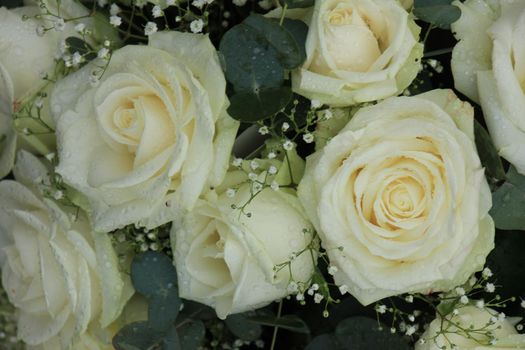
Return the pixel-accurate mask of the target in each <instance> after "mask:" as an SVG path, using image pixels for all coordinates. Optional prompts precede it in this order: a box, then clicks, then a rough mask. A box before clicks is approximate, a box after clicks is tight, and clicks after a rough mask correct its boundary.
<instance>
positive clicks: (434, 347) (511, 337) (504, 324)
mask: <svg viewBox="0 0 525 350" xmlns="http://www.w3.org/2000/svg"><path fill="white" fill-rule="evenodd" d="M494 316H495V317H496V321H495V322H494V323H493V324H492V325H490V326H487V324H489V322H491V318H492V317H494ZM450 322H453V323H455V324H458V325H461V327H463V328H464V329H467V330H468V329H469V327H470V326H472V329H476V330H479V329H485V330H486V332H488V331H491V332H492V333H493V335H494V337H495V338H496V342H495V344H494V345H493V346H491V345H489V344H488V343H489V341H490V338H489V337H487V336H486V332H484V333H483V334H480V333H482V332H480V331H476V332H474V331H473V332H470V333H469V334H470V335H471V337H472V338H470V339H469V338H467V337H466V336H465V335H462V334H458V333H457V332H459V333H464V332H463V331H461V330H459V329H458V328H457V327H456V326H455V325H453V324H451V323H449V322H447V321H444V323H442V320H441V318H440V317H438V318H436V319H435V320H434V321H432V322H431V323H430V326H429V327H428V329H427V330H426V331H425V333H424V334H423V335H422V336H421V339H423V340H424V341H425V342H424V343H423V344H420V343H416V347H415V350H440V349H444V347H446V348H447V349H448V348H450V345H451V344H455V345H457V346H458V349H460V350H469V349H472V350H490V349H493V350H496V349H499V350H503V349H517V350H525V335H523V334H518V332H517V331H516V329H514V325H513V323H512V321H511V320H509V319H506V318H505V319H503V320H500V319H498V312H497V311H495V310H492V309H489V308H486V309H479V308H477V307H474V306H467V307H463V308H461V309H459V314H458V315H457V316H453V317H452V318H451V319H450ZM441 327H443V328H444V329H446V333H445V334H443V333H441ZM440 333H441V334H440ZM483 344H486V345H483Z"/></svg>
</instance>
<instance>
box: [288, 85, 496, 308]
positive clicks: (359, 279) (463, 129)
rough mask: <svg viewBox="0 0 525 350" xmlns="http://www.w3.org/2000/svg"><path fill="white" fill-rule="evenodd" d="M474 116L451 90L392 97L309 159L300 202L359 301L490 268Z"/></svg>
mask: <svg viewBox="0 0 525 350" xmlns="http://www.w3.org/2000/svg"><path fill="white" fill-rule="evenodd" d="M473 114H474V113H473V109H472V107H471V106H470V105H469V104H467V103H462V102H461V101H460V100H459V99H458V98H457V97H456V96H455V95H454V94H453V93H452V92H451V91H450V90H434V91H431V92H428V93H425V94H422V95H418V96H414V97H394V98H390V99H388V100H386V101H384V102H381V103H379V104H377V105H374V106H371V107H365V108H362V109H361V110H359V111H358V112H357V113H356V114H355V115H354V117H353V118H352V119H351V120H350V122H349V123H348V124H347V125H346V127H345V128H344V129H343V130H342V131H340V132H339V134H338V135H337V136H335V137H334V138H333V139H331V140H330V141H329V142H328V144H327V145H326V146H325V147H324V148H323V149H321V150H320V151H318V152H316V153H314V154H313V155H311V156H309V157H308V158H307V161H306V170H305V175H304V178H303V180H302V181H301V183H300V185H299V191H298V192H299V199H300V200H301V203H302V204H303V206H304V207H305V209H306V212H307V213H308V215H309V217H310V219H311V220H312V221H313V223H314V226H315V227H316V228H317V230H318V232H319V235H320V237H321V240H322V243H323V246H324V247H325V248H326V250H327V252H328V256H329V258H330V261H331V264H333V265H335V266H337V267H338V268H339V271H338V272H337V273H336V274H335V281H336V283H337V284H339V285H342V284H345V285H347V286H348V288H349V290H350V292H351V293H352V295H354V296H355V297H356V298H357V299H358V300H359V301H360V302H361V303H363V304H365V305H366V304H370V303H372V302H374V301H376V300H379V299H382V298H385V297H388V296H391V295H397V294H402V293H407V292H425V293H428V292H431V291H439V290H448V289H450V288H452V287H454V286H456V285H459V284H461V283H462V282H464V281H465V280H467V279H468V278H469V276H470V275H471V274H472V273H473V272H474V271H476V270H478V269H481V268H482V267H483V263H484V261H485V258H486V256H487V254H488V253H489V251H490V250H491V249H492V248H493V246H494V224H493V221H492V219H491V217H490V216H489V215H488V214H487V213H488V210H489V208H490V206H491V195H490V190H489V187H488V185H487V182H486V180H485V177H484V174H483V168H482V167H481V164H480V160H479V158H478V154H477V152H476V146H475V144H474V131H473V128H474V126H473ZM338 247H341V248H342V250H340V249H335V248H338Z"/></svg>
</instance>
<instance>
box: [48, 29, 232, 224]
mask: <svg viewBox="0 0 525 350" xmlns="http://www.w3.org/2000/svg"><path fill="white" fill-rule="evenodd" d="M92 69H93V67H92V66H91V65H87V66H86V67H84V68H83V69H81V70H80V71H78V72H77V73H74V74H72V75H70V76H68V77H67V78H65V79H63V80H62V81H60V82H59V83H58V84H57V85H56V88H55V90H54V92H53V95H52V97H51V107H52V110H53V113H54V115H55V116H56V118H57V121H56V123H57V131H56V134H57V143H58V149H59V158H60V163H59V165H58V168H57V172H58V173H60V174H61V175H62V176H63V178H64V180H65V181H66V182H67V183H68V184H69V185H71V186H72V187H74V188H75V189H77V190H78V191H79V192H81V193H82V194H84V195H85V196H86V197H87V199H88V200H89V204H90V207H89V210H90V211H91V216H92V221H93V223H94V226H95V229H97V230H99V231H110V230H113V229H115V228H118V227H121V226H124V225H127V224H131V223H139V224H140V225H144V226H148V227H154V226H158V225H160V224H162V223H164V222H168V221H170V220H171V219H172V211H175V210H176V208H182V209H190V208H191V207H192V206H193V205H194V204H195V202H196V200H197V198H198V197H199V195H200V194H201V192H202V191H203V190H204V189H205V186H214V185H218V184H219V183H220V182H221V179H222V177H223V176H224V173H225V172H226V169H227V166H228V164H227V163H228V158H229V155H230V151H231V148H232V145H233V141H234V138H235V134H236V131H237V127H238V123H237V122H236V121H234V120H233V119H231V118H230V117H229V116H228V115H227V114H226V107H227V106H228V100H227V98H226V96H225V88H226V82H225V79H224V76H223V74H222V71H221V68H220V65H219V60H218V57H217V54H216V52H215V49H214V47H213V46H212V44H211V42H210V41H209V39H208V37H207V36H204V35H195V34H188V33H178V32H164V33H157V34H155V35H153V36H151V37H150V43H149V46H127V47H124V48H122V49H120V50H118V51H116V52H115V53H114V54H113V56H112V58H111V62H110V63H109V66H108V67H107V70H106V72H105V74H104V75H103V78H102V79H101V81H100V84H99V85H98V86H96V87H92V86H91V85H90V84H89V76H90V74H91V70H92Z"/></svg>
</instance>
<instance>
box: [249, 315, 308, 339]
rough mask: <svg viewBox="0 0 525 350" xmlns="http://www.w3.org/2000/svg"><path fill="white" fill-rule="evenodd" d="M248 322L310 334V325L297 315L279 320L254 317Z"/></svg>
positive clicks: (286, 316) (267, 317)
mask: <svg viewBox="0 0 525 350" xmlns="http://www.w3.org/2000/svg"><path fill="white" fill-rule="evenodd" d="M248 321H250V322H253V323H256V324H260V325H263V326H271V327H275V326H277V327H279V328H283V329H287V330H289V331H292V332H297V333H304V334H310V329H309V328H308V325H307V324H306V323H305V322H304V321H303V320H302V319H300V318H299V317H298V316H296V315H284V316H281V317H279V318H276V317H272V316H254V317H249V318H248Z"/></svg>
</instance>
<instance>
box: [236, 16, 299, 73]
mask: <svg viewBox="0 0 525 350" xmlns="http://www.w3.org/2000/svg"><path fill="white" fill-rule="evenodd" d="M243 24H245V25H247V26H250V27H251V28H253V29H254V30H256V31H257V32H258V33H259V35H261V36H262V37H263V38H264V39H265V40H266V42H267V44H268V45H270V47H271V48H273V49H274V50H275V52H276V53H277V57H278V58H279V62H280V63H281V64H282V66H283V68H285V69H294V68H297V67H299V66H300V65H301V64H302V63H303V62H304V60H305V59H306V55H302V53H301V49H300V47H299V43H297V42H296V41H295V37H294V36H293V35H292V34H291V33H290V32H289V31H288V30H287V29H285V28H283V27H282V26H280V25H279V21H278V20H276V19H272V18H266V17H264V16H261V15H258V14H252V15H251V16H249V17H248V18H246V19H245V20H244V22H243Z"/></svg>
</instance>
